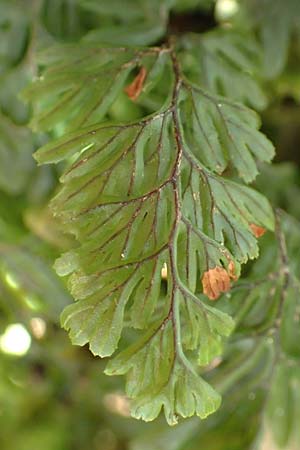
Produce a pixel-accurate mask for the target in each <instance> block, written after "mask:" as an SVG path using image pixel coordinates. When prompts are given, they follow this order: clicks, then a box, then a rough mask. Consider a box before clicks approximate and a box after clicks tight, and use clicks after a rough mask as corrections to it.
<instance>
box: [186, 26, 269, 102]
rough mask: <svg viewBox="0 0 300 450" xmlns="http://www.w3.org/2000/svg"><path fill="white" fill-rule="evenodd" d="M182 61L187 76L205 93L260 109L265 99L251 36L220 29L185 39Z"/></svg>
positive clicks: (258, 55)
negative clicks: (200, 86) (206, 91)
mask: <svg viewBox="0 0 300 450" xmlns="http://www.w3.org/2000/svg"><path fill="white" fill-rule="evenodd" d="M183 43H184V48H185V49H188V50H189V51H188V53H186V51H183V56H182V57H183V60H184V62H185V65H186V67H187V70H188V72H189V76H190V77H191V78H192V79H194V80H195V82H198V83H200V84H201V85H202V86H203V87H204V88H205V89H208V90H209V91H211V92H213V93H216V94H219V95H225V96H226V97H229V98H232V99H233V100H236V101H239V102H242V103H246V104H248V105H249V106H252V107H254V108H256V109H263V108H264V107H265V106H266V103H267V99H266V96H265V94H264V92H263V90H262V88H261V87H260V80H259V79H258V78H257V74H258V73H259V72H260V71H261V68H262V55H261V51H260V48H259V45H258V43H257V42H256V41H255V39H254V38H253V37H252V36H251V34H250V33H248V34H244V33H240V32H237V31H234V30H231V29H229V30H226V29H219V30H216V31H210V32H208V33H205V34H203V35H200V36H199V35H197V34H191V35H187V36H185V37H184V41H183Z"/></svg>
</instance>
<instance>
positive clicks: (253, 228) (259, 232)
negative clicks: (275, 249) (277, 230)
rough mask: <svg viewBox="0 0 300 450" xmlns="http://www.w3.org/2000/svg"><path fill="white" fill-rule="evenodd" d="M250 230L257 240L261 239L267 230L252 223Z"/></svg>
mask: <svg viewBox="0 0 300 450" xmlns="http://www.w3.org/2000/svg"><path fill="white" fill-rule="evenodd" d="M250 228H251V231H252V233H253V234H254V236H255V237H257V238H259V237H261V236H262V235H263V234H265V232H266V229H265V228H263V227H260V226H259V225H255V223H250Z"/></svg>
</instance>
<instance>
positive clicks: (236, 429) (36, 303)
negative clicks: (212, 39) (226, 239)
mask: <svg viewBox="0 0 300 450" xmlns="http://www.w3.org/2000/svg"><path fill="white" fill-rule="evenodd" d="M137 3H141V2H137ZM144 3H147V2H144ZM148 3H149V2H148ZM150 3H151V2H150ZM173 3H174V5H175V6H174V8H173V10H172V13H171V16H170V17H169V18H168V19H166V18H164V17H163V18H162V23H160V22H159V21H157V20H156V16H155V12H156V9H157V8H158V5H159V2H158V1H154V2H153V3H152V7H153V11H154V14H153V11H152V13H149V17H150V18H149V20H148V19H147V20H148V21H146V22H145V23H143V22H141V18H140V16H139V15H138V14H135V12H136V8H135V7H134V2H132V1H126V0H122V1H121V0H119V1H116V0H114V1H112V0H109V1H106V0H104V1H101V0H99V1H98V2H97V1H94V2H93V1H91V0H90V1H89V0H81V1H80V0H43V1H42V0H40V1H39V0H37V1H35V0H32V1H31V0H19V1H18V0H0V449H1V450H40V449H42V450H87V449H88V450H121V449H124V450H125V449H130V450H163V449H168V450H183V449H184V450H247V449H249V450H250V449H254V448H257V449H261V450H273V449H275V448H276V447H275V444H273V443H272V438H271V436H270V434H269V431H268V428H267V427H262V426H261V425H262V416H261V408H262V405H263V401H264V396H265V393H264V389H263V388H261V387H259V388H257V387H255V388H252V386H251V383H249V379H248V378H247V377H245V379H244V380H242V381H241V380H239V381H238V383H236V384H235V385H233V387H232V388H231V390H230V392H229V394H228V395H227V396H225V399H224V403H223V407H222V408H221V410H220V412H218V413H217V414H216V415H214V416H213V417H211V418H209V419H208V420H206V421H205V422H202V423H201V422H200V421H199V419H191V420H187V421H184V422H182V423H180V424H179V425H178V426H177V427H176V428H169V427H168V426H167V425H166V424H165V422H164V420H163V419H162V420H158V421H156V422H155V423H152V424H144V423H141V422H137V421H134V420H132V419H131V418H130V417H129V405H128V400H127V399H126V397H125V396H124V394H123V391H122V389H123V386H124V384H123V380H120V379H118V378H109V377H107V376H104V375H103V367H104V362H103V361H101V360H100V359H99V358H95V357H93V356H92V355H91V354H90V353H89V351H88V349H87V348H78V347H73V346H72V345H71V343H70V341H69V339H68V336H67V333H66V332H65V331H63V330H62V329H61V328H60V324H59V315H60V313H61V311H62V309H63V308H64V306H65V305H67V304H68V303H70V302H72V299H71V298H70V296H69V294H68V292H67V290H66V287H65V285H64V282H63V281H62V280H61V279H59V278H58V277H57V275H56V274H55V272H54V270H53V269H52V266H53V263H54V260H55V258H56V257H57V256H58V255H59V254H60V253H61V251H62V250H64V249H66V248H68V247H69V246H70V245H71V244H72V242H71V239H70V238H69V237H68V236H65V235H64V234H63V233H62V232H61V230H60V227H59V224H57V223H56V222H55V220H54V219H53V218H52V216H51V213H50V211H49V208H48V202H49V200H50V198H51V197H52V196H53V194H54V193H55V191H56V190H57V185H58V178H59V169H55V168H53V167H36V165H35V162H34V160H33V158H32V153H33V151H34V150H35V149H37V148H38V147H39V146H40V145H41V144H43V143H45V142H46V141H47V140H48V139H49V135H47V134H45V135H43V134H33V133H32V132H31V131H30V129H29V128H28V127H27V125H26V124H27V123H28V121H29V119H30V114H31V111H30V106H28V105H25V104H24V103H23V102H22V101H21V100H20V96H19V93H20V91H21V90H22V89H23V88H24V87H25V86H26V85H27V84H28V82H29V81H30V80H31V79H32V78H34V77H36V76H38V71H39V68H38V67H37V63H36V59H35V54H36V52H37V51H38V50H39V49H42V48H45V47H47V46H49V45H52V44H53V43H55V42H69V41H75V42H76V41H78V40H80V39H81V38H83V37H84V36H91V34H94V38H95V35H96V36H98V39H99V40H100V41H101V40H104V41H106V42H107V41H112V42H116V41H117V40H118V30H119V29H121V28H122V27H125V26H127V27H128V26H129V28H130V29H131V31H132V30H133V31H132V34H131V35H130V36H129V37H128V39H129V40H130V39H131V40H133V41H134V40H137V41H138V42H139V39H140V35H141V30H142V34H143V33H145V30H147V32H149V33H150V35H151V38H150V40H151V39H152V40H153V41H154V43H155V42H156V41H158V42H159V40H160V39H161V35H162V33H163V32H164V27H165V26H166V20H167V21H168V23H167V26H168V27H169V29H170V30H171V32H172V33H182V32H183V31H196V32H201V31H206V30H209V29H211V28H213V27H215V26H216V25H217V23H221V24H222V23H225V24H230V23H231V22H230V21H231V20H233V19H232V17H233V16H234V15H236V14H239V8H240V7H241V4H240V2H238V1H233V0H230V1H229V0H223V1H222V0H219V1H217V3H215V2H214V1H210V0H205V1H203V0H202V1H197V0H186V1H178V2H173ZM241 3H242V4H244V3H245V2H241ZM246 3H247V2H246ZM250 3H251V5H252V6H253V7H255V3H256V8H257V9H260V5H259V4H258V3H257V2H255V1H251V2H249V4H250ZM132 5H133V7H132ZM242 6H243V5H242ZM131 7H132V9H131ZM287 7H288V6H287ZM150 9H151V8H150ZM241 11H242V10H241ZM131 13H132V14H131ZM130 14H131V15H130ZM151 14H152V15H151ZM166 17H167V16H166ZM239 20H242V19H239ZM274 20H275V19H274ZM233 22H234V20H233ZM233 22H232V23H233ZM128 23H129V25H128ZM241 23H243V22H241ZM284 26H285V27H287V25H286V24H285V25H284ZM120 27H121V28H120ZM122 29H123V28H122ZM139 33H140V34H139ZM132 36H133V37H132ZM293 36H294V35H293ZM284 39H286V38H284ZM279 50H280V49H278V48H277V57H278V61H277V59H276V58H277V57H276V52H275V59H273V64H274V67H273V69H274V71H277V73H278V76H276V78H274V77H273V78H272V77H269V78H268V79H267V81H264V89H265V92H266V96H267V99H268V100H267V106H266V107H265V108H264V110H263V111H262V117H263V129H264V131H265V132H266V133H267V135H268V136H269V137H270V138H271V139H272V140H273V142H274V143H275V145H276V148H277V157H276V161H275V165H274V167H273V168H264V167H262V172H263V175H262V176H261V177H260V178H259V179H258V181H257V186H258V188H259V189H260V190H261V191H262V192H263V193H265V194H267V195H268V196H269V198H270V199H271V200H272V201H273V204H275V205H278V206H280V207H282V208H284V209H285V210H286V211H287V212H289V213H291V214H292V215H293V216H294V217H295V218H297V219H299V218H300V202H299V192H300V176H299V163H300V153H299V148H300V105H299V102H300V70H299V69H300V52H299V44H298V41H297V40H296V39H294V37H293V38H292V39H291V41H290V45H289V50H287V49H284V52H283V56H282V52H281V53H280V51H279ZM271 54H272V51H271ZM126 108H127V106H126V104H125V105H124V103H120V104H117V105H114V110H112V111H111V114H112V116H114V115H115V116H116V117H117V118H118V117H119V116H122V115H124V114H125V115H126V114H127V109H126ZM131 114H133V115H134V114H136V112H135V111H131ZM55 133H56V131H54V132H53V134H55ZM293 395H294V397H295V398H296V399H297V401H296V407H297V408H298V409H297V411H298V415H297V414H295V417H296V418H297V417H298V418H299V417H300V404H299V403H300V392H299V386H297V387H296V389H295V391H294V394H293ZM299 420H300V419H299ZM294 425H295V427H296V424H294ZM291 426H293V425H291ZM258 437H259V438H258ZM298 438H299V435H298ZM298 438H297V440H296V441H295V446H294V444H293V443H292V444H290V449H291V450H292V449H294V450H299V449H300V441H299V440H298ZM293 446H294V447H293Z"/></svg>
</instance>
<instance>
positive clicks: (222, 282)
mask: <svg viewBox="0 0 300 450" xmlns="http://www.w3.org/2000/svg"><path fill="white" fill-rule="evenodd" d="M202 286H203V293H204V294H205V295H207V297H208V298H209V299H210V300H216V299H217V298H218V297H219V296H220V295H221V293H222V292H227V291H229V289H230V276H229V274H228V272H227V271H226V269H224V268H223V267H218V266H216V267H214V268H213V269H210V270H208V271H207V272H204V274H203V277H202Z"/></svg>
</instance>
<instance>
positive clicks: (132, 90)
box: [125, 66, 147, 101]
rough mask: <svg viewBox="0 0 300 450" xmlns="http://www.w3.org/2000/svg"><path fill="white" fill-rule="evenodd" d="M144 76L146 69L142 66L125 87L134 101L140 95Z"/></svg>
mask: <svg viewBox="0 0 300 450" xmlns="http://www.w3.org/2000/svg"><path fill="white" fill-rule="evenodd" d="M146 76H147V70H146V69H145V67H143V66H142V67H141V68H140V71H139V73H138V74H137V76H136V77H135V78H134V80H133V81H132V82H131V83H130V84H129V85H128V86H127V87H126V88H125V92H126V94H127V95H128V97H129V98H130V99H131V100H133V101H135V100H137V99H138V97H139V96H140V94H141V92H142V89H143V86H144V82H145V79H146Z"/></svg>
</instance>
